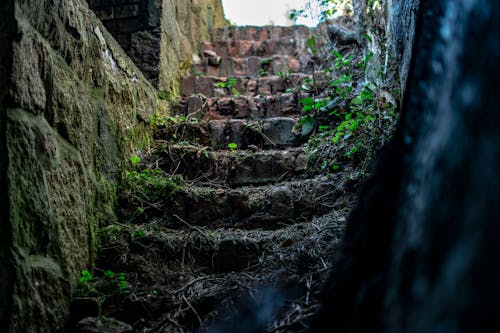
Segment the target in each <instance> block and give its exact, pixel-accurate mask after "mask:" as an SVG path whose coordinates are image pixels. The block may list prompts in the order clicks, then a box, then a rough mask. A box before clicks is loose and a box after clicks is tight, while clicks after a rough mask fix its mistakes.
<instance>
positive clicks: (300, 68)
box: [192, 53, 312, 77]
mask: <svg viewBox="0 0 500 333" xmlns="http://www.w3.org/2000/svg"><path fill="white" fill-rule="evenodd" d="M311 71H312V67H311V57H310V56H309V55H308V54H307V53H303V54H301V55H297V56H288V55H273V56H270V57H258V56H250V57H245V58H234V57H222V58H221V60H220V63H219V64H216V65H214V64H213V63H212V62H210V61H209V60H208V59H204V60H202V61H201V63H199V64H196V65H193V66H192V72H193V73H195V74H204V75H210V76H254V77H257V76H265V75H273V74H274V75H277V74H278V73H287V72H292V73H299V72H302V73H310V72H311Z"/></svg>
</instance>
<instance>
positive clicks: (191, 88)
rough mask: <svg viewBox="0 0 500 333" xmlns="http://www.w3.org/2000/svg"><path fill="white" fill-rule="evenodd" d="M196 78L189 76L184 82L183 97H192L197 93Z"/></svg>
mask: <svg viewBox="0 0 500 333" xmlns="http://www.w3.org/2000/svg"><path fill="white" fill-rule="evenodd" d="M196 79H197V77H196V76H188V77H186V78H184V79H183V80H182V95H183V96H191V95H193V94H194V93H195V92H196Z"/></svg>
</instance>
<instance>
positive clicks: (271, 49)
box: [200, 37, 306, 58]
mask: <svg viewBox="0 0 500 333" xmlns="http://www.w3.org/2000/svg"><path fill="white" fill-rule="evenodd" d="M200 48H201V50H202V52H203V51H208V50H210V51H214V52H215V53H216V54H217V56H219V57H234V58H245V57H250V56H258V57H269V56H273V55H275V54H281V55H290V56H293V55H297V54H299V53H303V52H304V51H305V50H306V44H305V43H304V42H303V41H302V40H296V39H294V38H292V37H290V38H276V39H266V40H264V41H259V40H239V39H232V40H216V41H212V42H202V43H201V47H200Z"/></svg>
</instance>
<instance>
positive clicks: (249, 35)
mask: <svg viewBox="0 0 500 333" xmlns="http://www.w3.org/2000/svg"><path fill="white" fill-rule="evenodd" d="M313 34H314V29H311V28H308V27H306V26H303V25H295V26H290V27H280V26H258V27H257V26H238V27H226V28H220V29H217V30H216V31H215V34H214V36H213V38H212V39H213V40H228V39H231V40H250V41H265V40H268V39H280V38H283V39H284V38H294V39H296V40H307V39H308V38H309V37H311V36H312V35H313Z"/></svg>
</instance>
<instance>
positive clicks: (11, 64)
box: [0, 0, 156, 332]
mask: <svg viewBox="0 0 500 333" xmlns="http://www.w3.org/2000/svg"><path fill="white" fill-rule="evenodd" d="M0 13H1V17H2V23H1V24H0V39H1V40H0V42H1V45H2V48H1V49H0V56H1V61H0V64H1V65H0V74H1V75H0V102H1V104H0V166H1V168H0V185H1V186H2V191H0V193H1V194H0V199H1V200H2V202H1V207H2V209H1V213H0V216H1V223H0V242H1V245H0V260H1V263H0V265H1V268H2V269H0V296H1V297H0V320H1V323H0V327H2V331H3V332H58V331H61V330H62V329H63V328H64V325H65V324H66V321H67V314H68V310H69V302H70V296H71V292H72V290H73V287H74V286H75V284H76V281H77V278H78V276H79V274H80V271H81V270H82V269H85V268H87V267H89V265H91V262H92V256H93V250H94V249H93V247H94V246H95V244H94V240H93V233H94V230H95V228H96V227H97V226H98V225H102V224H107V223H110V222H112V221H113V220H114V219H115V218H116V217H115V207H114V205H115V198H116V187H117V185H118V183H119V181H120V175H121V171H122V169H123V167H124V165H123V163H124V161H127V160H128V156H129V155H130V150H131V148H133V147H135V146H137V145H141V144H142V143H144V142H145V141H147V140H148V137H149V133H148V129H147V126H146V122H147V120H148V119H149V117H150V116H151V114H152V113H153V111H154V108H155V100H156V91H155V90H154V88H153V87H152V86H151V85H150V84H149V83H148V82H147V80H146V79H145V78H144V76H143V75H142V74H141V72H140V71H139V70H138V69H137V68H136V67H135V65H134V64H133V63H132V62H131V61H130V60H129V59H128V57H127V56H126V55H125V53H124V52H123V51H122V49H121V48H120V47H119V45H118V44H117V43H116V41H115V40H114V39H113V38H112V37H111V36H110V35H109V34H108V33H107V31H106V29H105V28H104V27H103V25H102V24H101V22H100V21H99V20H98V19H97V18H96V17H95V15H94V14H93V13H92V12H91V11H90V10H89V9H88V6H87V3H86V2H85V1H84V0H4V1H2V4H1V5H0Z"/></svg>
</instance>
